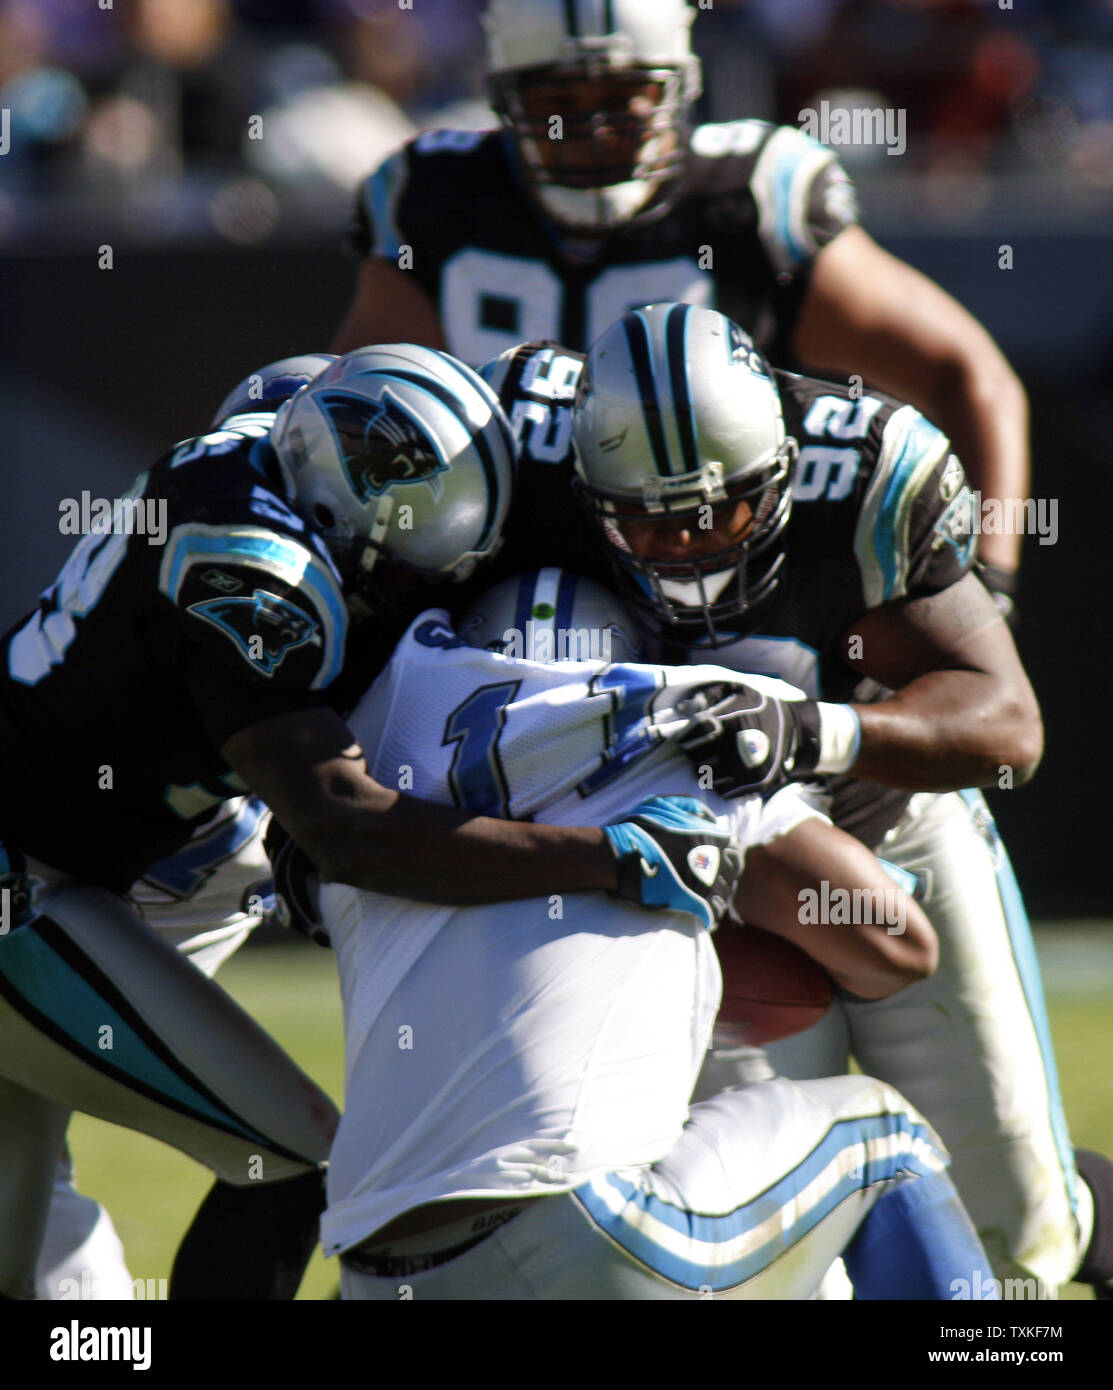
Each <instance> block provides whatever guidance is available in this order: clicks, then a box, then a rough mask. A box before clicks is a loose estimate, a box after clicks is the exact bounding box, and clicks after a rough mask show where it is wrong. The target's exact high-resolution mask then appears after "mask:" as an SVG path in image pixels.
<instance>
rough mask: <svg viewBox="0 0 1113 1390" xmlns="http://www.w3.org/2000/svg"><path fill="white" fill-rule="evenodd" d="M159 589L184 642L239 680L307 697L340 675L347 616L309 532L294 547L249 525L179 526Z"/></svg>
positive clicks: (287, 538)
mask: <svg viewBox="0 0 1113 1390" xmlns="http://www.w3.org/2000/svg"><path fill="white" fill-rule="evenodd" d="M274 502H275V506H276V508H277V509H281V507H282V505H283V504H282V503H281V502H280V500H279V499H278V498H275V499H274ZM303 529H304V528H303ZM159 589H160V590H161V592H162V593H163V594H164V595H165V596H166V598H168V599H169V601H170V602H171V603H172V604H173V605H174V606H175V608H176V609H177V610H178V612H179V614H180V616H181V618H182V620H183V622H184V623H185V626H186V629H187V631H188V633H189V635H190V637H191V638H192V639H193V640H195V641H197V642H198V643H200V644H201V645H202V646H204V647H205V648H207V649H209V650H211V651H213V652H214V654H217V655H219V656H221V657H223V658H224V659H226V660H227V661H230V662H232V663H234V664H236V665H237V666H238V667H239V669H240V670H241V673H242V672H243V671H244V668H246V670H248V671H250V672H251V673H252V674H253V675H255V676H257V677H258V678H260V679H262V680H264V681H266V682H267V683H268V684H271V685H275V686H281V687H283V688H285V689H290V690H306V691H308V690H323V689H324V688H325V687H326V686H328V685H330V684H331V683H332V681H333V680H334V679H335V678H336V676H337V675H338V674H339V672H340V667H341V663H342V661H343V657H344V642H345V637H346V635H347V609H346V607H345V604H344V597H343V593H342V591H341V586H340V579H339V576H338V575H337V573H336V570H335V569H334V567H333V565H332V562H331V561H330V560H329V558H328V556H327V554H326V553H325V552H324V549H323V547H320V546H319V545H318V543H317V541H316V538H315V537H311V536H310V535H309V533H308V532H306V533H305V537H304V539H298V538H296V537H295V536H293V535H286V534H283V533H282V532H281V531H279V530H272V529H270V528H268V527H264V526H262V525H257V524H254V518H252V519H251V520H246V521H243V522H227V521H226V522H223V523H219V524H210V523H206V522H202V521H188V522H183V523H181V524H179V525H177V526H175V527H173V528H172V530H171V532H170V537H169V540H168V542H167V545H166V551H165V554H164V555H163V558H162V563H161V565H160V567H159Z"/></svg>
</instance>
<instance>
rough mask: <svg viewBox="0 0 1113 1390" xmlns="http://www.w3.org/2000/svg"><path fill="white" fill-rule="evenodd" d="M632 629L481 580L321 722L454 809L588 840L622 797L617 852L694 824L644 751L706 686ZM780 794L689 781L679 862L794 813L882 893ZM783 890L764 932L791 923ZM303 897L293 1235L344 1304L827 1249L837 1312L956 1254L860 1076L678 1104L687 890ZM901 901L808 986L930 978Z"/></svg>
mask: <svg viewBox="0 0 1113 1390" xmlns="http://www.w3.org/2000/svg"><path fill="white" fill-rule="evenodd" d="M633 630H634V629H633V624H632V623H631V621H630V619H629V616H628V615H625V614H624V613H623V612H622V611H621V608H620V606H619V605H618V604H617V603H616V602H615V601H614V600H613V599H612V598H611V597H610V596H609V595H608V594H606V592H605V591H603V590H601V589H599V588H598V587H597V586H594V585H592V584H591V583H590V581H587V580H581V579H577V578H576V576H574V575H572V574H569V573H567V572H561V571H559V570H555V569H546V570H542V571H541V572H540V573H537V572H534V573H529V574H526V575H524V576H521V577H519V578H517V579H512V580H509V581H506V582H504V583H503V584H501V585H499V586H498V587H497V588H496V589H495V590H494V591H493V592H491V593H490V594H488V595H487V596H486V597H485V598H484V599H482V600H481V601H480V603H479V605H478V607H477V609H476V610H473V612H472V613H471V614H469V615H468V616H467V617H465V618H464V620H463V621H462V622H461V623H460V624H459V625H458V631H457V630H454V628H453V626H452V625H451V624H450V622H449V621H448V614H447V612H446V611H444V610H431V611H427V612H425V613H423V614H421V615H420V616H419V617H418V618H417V619H416V620H415V622H414V623H413V625H412V626H411V627H410V629H409V631H408V632H407V634H406V636H405V637H404V638H403V640H402V642H401V643H400V644H399V647H398V650H397V652H396V653H395V655H394V657H393V659H392V661H391V663H390V665H389V667H388V668H387V670H386V671H385V672H384V673H383V675H382V676H381V677H380V678H379V680H378V681H377V682H376V683H375V684H374V686H372V688H371V690H370V691H369V692H368V694H367V695H366V697H365V698H364V699H363V700H362V701H361V702H360V704H359V706H358V708H357V709H356V711H355V712H354V713H353V715H352V724H351V726H352V731H353V733H354V734H355V735H356V736H357V737H359V738H360V739H361V740H362V741H363V743H364V745H365V746H366V747H368V748H374V749H376V750H377V751H376V753H375V755H374V761H373V762H372V772H373V773H374V775H376V776H377V777H379V778H380V779H384V780H385V779H388V778H392V777H393V776H394V775H395V772H396V769H397V768H398V767H399V766H400V765H402V764H405V765H406V766H407V767H409V768H410V769H411V770H412V775H413V778H414V789H415V791H417V792H419V793H420V794H421V795H422V796H424V797H428V798H430V799H433V800H437V801H441V802H442V803H444V804H453V803H455V804H461V803H462V804H465V805H472V806H474V808H475V809H476V810H479V811H483V812H484V813H495V814H499V815H507V816H522V817H527V816H528V817H530V818H532V819H534V820H536V821H539V822H542V823H551V824H561V823H564V822H566V821H579V820H583V819H584V818H585V817H586V818H588V819H594V820H595V821H597V822H599V823H600V824H602V823H605V822H606V821H607V820H609V819H612V818H613V816H614V814H615V813H616V812H618V811H619V808H624V807H628V806H629V805H630V804H631V803H632V802H637V801H639V799H640V798H642V797H648V798H649V799H647V800H644V801H642V802H641V804H640V805H639V806H638V813H640V814H637V813H636V814H635V817H634V821H633V828H631V827H630V826H629V825H627V826H626V827H624V828H623V830H622V831H621V832H620V833H618V834H617V835H616V842H617V847H618V848H619V851H620V853H621V854H622V856H623V859H624V861H625V860H626V859H629V860H630V861H631V862H632V861H635V860H636V859H637V857H638V855H639V853H640V849H639V838H638V837H639V833H640V829H641V828H642V827H643V826H653V825H655V824H656V823H658V821H659V820H662V819H666V818H668V817H671V816H672V815H673V814H675V809H674V810H672V811H669V812H667V813H665V812H664V811H663V808H664V807H666V806H668V804H669V803H668V801H667V800H665V799H663V798H662V797H661V796H660V795H659V793H662V792H664V793H667V794H669V796H670V797H672V798H673V806H674V808H675V807H676V806H683V805H687V806H688V807H690V808H692V810H693V811H695V810H697V808H699V805H700V803H699V802H696V801H694V800H690V799H686V798H685V793H687V794H689V797H690V794H691V793H692V792H694V791H695V790H696V779H695V775H694V774H693V772H692V770H691V768H690V767H689V766H688V763H687V762H686V760H685V758H684V757H683V755H682V754H681V753H680V752H679V751H678V749H677V747H676V744H675V742H674V738H675V735H676V734H677V733H678V732H679V731H680V730H682V729H684V728H685V727H686V725H687V719H686V716H685V713H684V711H685V708H686V705H687V699H688V691H689V689H690V688H691V687H692V685H693V683H696V684H697V685H699V684H704V685H705V684H713V683H721V682H723V681H726V682H728V683H730V682H731V677H730V674H729V673H728V672H726V671H724V670H722V669H720V668H717V667H682V668H671V669H670V668H666V667H660V666H653V665H645V664H640V663H638V661H637V660H636V659H634V658H636V656H637V652H636V651H632V650H631V647H630V645H629V643H630V637H629V634H631V633H632V632H633ZM511 653H514V654H513V655H511ZM755 679H756V680H757V681H758V683H759V684H761V685H762V688H763V689H765V690H766V691H768V693H769V694H770V697H771V698H772V697H774V696H775V695H776V696H779V697H783V698H786V699H790V700H791V699H794V698H795V697H796V696H797V695H798V694H799V692H796V691H792V690H791V689H790V688H789V687H787V686H785V685H783V684H782V683H780V682H762V681H761V678H760V677H756V678H755ZM802 790H803V789H802V788H799V787H786V788H784V789H782V790H781V791H779V792H778V793H777V794H775V795H774V796H773V797H771V798H770V799H769V800H768V802H766V803H764V804H763V801H762V799H761V798H760V797H759V796H756V795H755V796H749V797H746V798H744V799H736V800H734V801H732V802H730V803H726V802H723V801H721V800H719V798H717V797H716V796H715V795H714V794H712V795H711V796H710V797H709V798H708V800H709V802H710V805H711V808H712V810H713V811H716V812H718V813H719V816H720V819H719V820H718V821H717V820H716V819H715V817H714V815H712V811H711V810H709V811H707V812H706V813H705V814H706V815H707V817H708V819H707V820H706V821H705V822H704V823H703V824H704V830H705V837H706V842H705V844H704V845H702V846H701V847H700V848H699V851H698V852H699V854H700V855H702V856H703V862H704V865H705V873H706V875H707V876H708V877H710V876H712V875H714V874H715V872H716V865H717V864H718V861H719V859H720V856H721V854H722V853H723V852H724V851H725V844H724V836H725V835H726V834H727V833H728V832H729V831H733V834H734V836H735V837H736V839H737V842H738V844H739V845H740V846H742V847H743V848H747V847H751V846H756V845H760V844H765V843H768V842H780V841H784V842H790V841H793V840H794V839H795V838H796V837H798V836H800V834H801V832H802V831H811V832H814V831H815V830H816V829H817V826H818V827H820V828H821V831H822V832H823V833H822V834H821V835H820V837H819V838H820V842H821V843H824V844H825V842H826V841H830V842H831V844H832V845H833V847H834V848H833V855H834V856H843V857H842V858H841V859H840V858H839V857H832V858H830V859H824V860H821V861H820V862H821V863H822V864H823V866H824V867H823V877H825V878H828V881H830V878H832V877H833V878H835V879H836V881H837V880H838V877H839V875H840V873H841V872H842V871H843V869H844V868H845V870H846V872H847V874H848V881H850V882H853V883H854V884H856V885H862V884H865V885H869V884H871V883H872V882H873V881H879V882H881V883H884V882H885V878H884V874H883V872H882V871H881V868H880V866H879V865H878V864H877V862H876V860H874V859H873V857H872V856H871V855H869V854H868V853H866V852H865V851H864V850H863V849H862V847H861V846H860V845H857V844H856V843H855V842H854V841H853V840H851V839H849V837H847V836H844V835H842V834H841V833H840V832H839V831H836V830H834V829H833V828H832V827H831V826H830V825H829V824H828V823H826V822H825V820H824V819H822V818H819V819H817V818H816V816H815V813H814V812H813V811H812V810H811V809H810V808H809V807H808V805H807V804H806V801H805V800H804V798H803V796H802V795H801V793H802ZM608 833H609V834H610V833H612V832H608ZM807 844H813V845H814V841H812V840H809V839H807V838H805V845H807ZM825 847H826V845H825ZM748 877H749V874H748V873H747V874H746V875H745V876H744V877H743V880H742V885H743V886H742V889H741V890H740V892H743V893H744V889H745V884H746V880H747V878H748ZM818 878H819V875H816V876H815V878H811V877H810V876H808V875H807V874H806V873H803V872H801V874H800V875H799V878H798V883H799V884H800V885H803V884H805V883H809V884H812V885H813V889H814V884H815V883H816V882H818ZM793 887H796V884H794V885H793ZM889 890H890V891H891V885H889ZM902 896H903V895H902ZM797 902H798V899H797V897H796V895H795V893H794V892H789V893H786V894H785V896H784V901H783V903H782V905H781V914H782V915H783V916H784V917H785V918H786V921H787V927H788V930H789V932H790V933H793V934H795V935H796V936H799V934H800V929H799V924H798V922H797V920H796V905H797ZM321 905H322V916H323V920H324V924H325V926H326V928H327V930H328V933H329V935H330V937H331V939H332V942H333V945H334V947H335V949H336V952H337V957H338V964H339V968H340V974H341V989H342V995H343V1000H344V1014H345V1031H346V1049H345V1050H346V1056H347V1076H346V1086H345V1091H346V1100H345V1111H344V1117H343V1119H342V1120H341V1123H340V1128H339V1130H338V1133H337V1138H336V1143H335V1144H334V1146H333V1150H332V1154H331V1159H330V1173H329V1184H328V1185H329V1207H328V1211H327V1212H326V1215H325V1218H324V1221H323V1223H322V1241H323V1244H324V1247H325V1250H326V1253H328V1254H337V1253H339V1254H340V1256H341V1268H342V1275H341V1281H342V1283H341V1287H342V1292H343V1296H344V1297H346V1298H349V1299H388V1300H393V1299H396V1298H397V1297H399V1289H400V1285H406V1286H408V1294H407V1296H409V1297H415V1298H418V1299H428V1298H466V1299H507V1298H534V1299H571V1298H581V1299H582V1298H595V1299H617V1298H623V1299H679V1298H695V1297H700V1296H705V1297H706V1296H709V1295H712V1294H714V1295H717V1296H722V1297H727V1298H808V1297H811V1296H812V1295H813V1294H814V1292H815V1290H816V1288H817V1287H818V1285H819V1282H820V1280H821V1278H822V1277H823V1274H824V1271H825V1270H826V1268H827V1266H828V1264H829V1263H830V1261H831V1259H832V1258H834V1257H835V1256H836V1255H837V1254H838V1253H839V1252H840V1251H845V1252H846V1259H847V1262H848V1264H849V1267H850V1269H851V1271H852V1273H853V1275H854V1278H855V1281H856V1287H857V1290H858V1293H859V1296H860V1297H865V1298H943V1299H947V1298H951V1297H953V1295H954V1291H955V1289H956V1288H957V1287H959V1286H958V1285H956V1284H954V1283H953V1281H954V1280H955V1279H963V1278H965V1279H969V1278H970V1275H971V1271H972V1270H973V1269H976V1268H982V1269H985V1268H986V1263H985V1259H986V1257H985V1254H984V1251H982V1249H981V1247H980V1246H979V1244H978V1241H977V1239H976V1237H975V1235H974V1232H973V1228H972V1227H971V1226H970V1223H969V1219H968V1218H967V1217H966V1215H965V1213H964V1212H963V1210H962V1208H961V1205H960V1203H959V1202H958V1199H957V1195H956V1194H955V1192H954V1189H953V1187H952V1186H951V1183H950V1181H949V1179H948V1178H947V1177H946V1174H945V1170H944V1165H945V1161H946V1160H945V1155H944V1153H943V1152H942V1150H941V1147H940V1146H939V1144H938V1141H937V1140H936V1138H935V1136H934V1135H933V1134H932V1132H931V1130H930V1129H929V1128H928V1126H927V1125H926V1124H925V1123H924V1122H923V1120H922V1119H921V1118H920V1116H919V1115H918V1114H917V1113H916V1112H915V1111H914V1110H913V1109H912V1108H911V1107H910V1106H908V1105H907V1103H906V1102H905V1101H904V1100H903V1099H902V1098H901V1097H900V1096H898V1095H897V1094H896V1093H895V1092H894V1091H893V1090H892V1089H891V1088H890V1087H887V1086H885V1085H883V1084H881V1083H879V1082H877V1081H873V1080H871V1079H869V1078H866V1077H849V1076H842V1077H832V1078H829V1079H827V1080H824V1081H818V1082H812V1083H804V1084H796V1083H790V1082H785V1081H767V1082H761V1083H757V1084H755V1085H750V1086H744V1087H741V1088H739V1089H737V1090H734V1091H731V1092H729V1093H728V1094H725V1095H722V1096H719V1097H718V1098H716V1099H714V1100H710V1101H707V1102H704V1103H703V1104H701V1105H696V1106H693V1107H692V1108H691V1110H689V1097H690V1094H691V1089H692V1082H693V1080H694V1078H695V1075H696V1073H697V1071H698V1070H699V1066H700V1063H701V1061H702V1057H703V1051H704V1049H705V1047H706V1046H707V1042H708V1039H709V1035H710V1029H711V1024H712V1020H713V1018H714V1015H715V1012H716V1009H717V1007H718V1002H719V991H720V984H721V981H720V977H719V972H718V967H717V965H716V960H715V951H714V947H713V944H712V942H711V939H710V937H709V934H708V932H707V931H706V930H705V928H706V927H707V926H709V925H711V921H712V919H711V916H710V914H709V913H708V912H707V908H706V904H704V903H702V902H699V901H697V902H696V903H695V904H694V905H693V911H692V912H691V913H688V912H683V911H674V912H672V913H670V914H669V915H667V916H665V917H661V918H649V917H647V916H645V915H644V914H641V915H639V914H638V913H637V912H634V911H632V910H630V909H628V908H627V907H625V906H623V905H621V904H612V903H610V902H608V900H607V899H605V898H603V897H602V896H600V895H598V894H569V895H564V896H558V897H555V898H554V897H548V898H544V897H542V898H534V899H532V900H528V901H522V902H516V903H507V904H501V905H499V906H497V907H485V908H483V909H481V910H475V909H462V910H453V909H447V908H445V909H440V910H438V909H436V908H432V907H430V905H429V904H428V903H414V902H407V901H404V900H401V899H398V898H392V897H388V896H384V895H382V894H379V893H368V892H360V891H358V890H355V889H350V888H345V887H342V886H340V885H335V884H334V885H328V886H326V887H325V888H324V890H323V893H322V903H321ZM905 906H906V908H907V910H908V918H907V922H906V927H907V930H906V931H905V933H903V934H902V935H901V936H899V937H896V936H889V935H887V934H886V932H885V931H884V930H883V929H879V928H876V927H872V928H871V927H852V928H843V929H841V930H840V929H839V928H827V929H824V930H823V931H820V932H815V931H813V932H812V937H813V944H814V945H815V946H816V948H817V951H819V952H822V953H823V958H824V959H825V961H826V963H827V964H828V965H829V967H830V968H831V969H832V970H834V971H835V972H836V977H837V978H838V979H839V980H840V982H842V983H843V984H845V985H846V986H848V987H849V988H852V989H856V990H859V991H862V992H864V993H868V994H870V995H871V997H881V996H883V995H888V994H891V993H892V992H893V991H894V990H898V989H900V988H902V987H903V986H905V985H907V984H908V983H909V982H910V981H912V980H915V979H918V978H922V977H923V975H925V974H926V973H928V972H929V971H930V969H931V964H932V960H933V957H934V941H933V938H932V933H931V930H930V928H929V927H928V926H927V923H926V920H925V919H924V918H923V915H922V914H921V913H920V912H919V909H918V908H916V907H915V904H913V903H911V902H910V901H907V900H905ZM744 910H747V911H748V909H744ZM765 920H766V921H769V922H774V923H775V922H776V920H777V918H776V915H775V914H771V915H770V916H768V917H767V918H766V919H765Z"/></svg>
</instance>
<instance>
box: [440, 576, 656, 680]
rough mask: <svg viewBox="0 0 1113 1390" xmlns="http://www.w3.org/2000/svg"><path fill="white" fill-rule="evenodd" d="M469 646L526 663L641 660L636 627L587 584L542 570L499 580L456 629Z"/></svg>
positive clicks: (610, 598)
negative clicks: (518, 658)
mask: <svg viewBox="0 0 1113 1390" xmlns="http://www.w3.org/2000/svg"><path fill="white" fill-rule="evenodd" d="M456 631H457V632H458V633H459V635H460V636H461V637H462V638H463V639H464V641H465V642H467V644H468V645H469V646H471V647H485V648H486V649H487V651H492V652H500V653H501V654H502V655H503V656H514V657H521V658H523V659H524V660H526V661H606V662H608V663H609V662H614V661H642V660H644V657H643V655H642V652H641V647H640V643H639V634H638V627H637V624H636V623H635V621H634V619H633V618H632V617H631V615H630V613H629V612H627V610H626V608H625V606H624V605H623V603H622V602H621V600H620V599H618V598H616V597H615V595H614V594H612V593H610V592H609V591H608V590H607V589H604V588H603V586H602V585H601V584H596V583H595V582H594V581H593V580H590V579H584V578H582V577H581V576H579V575H576V574H572V573H571V571H569V570H562V569H556V568H548V569H541V570H531V571H529V572H528V573H526V574H518V575H514V576H513V577H512V578H510V579H504V580H502V582H501V583H499V584H496V585H495V586H494V588H492V589H489V590H488V591H487V593H485V594H484V595H483V597H482V598H481V599H479V600H478V601H477V602H476V603H474V604H473V605H472V606H471V608H469V609H468V611H467V613H465V615H464V617H463V618H462V619H461V620H460V621H459V622H458V623H457V624H456Z"/></svg>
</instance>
